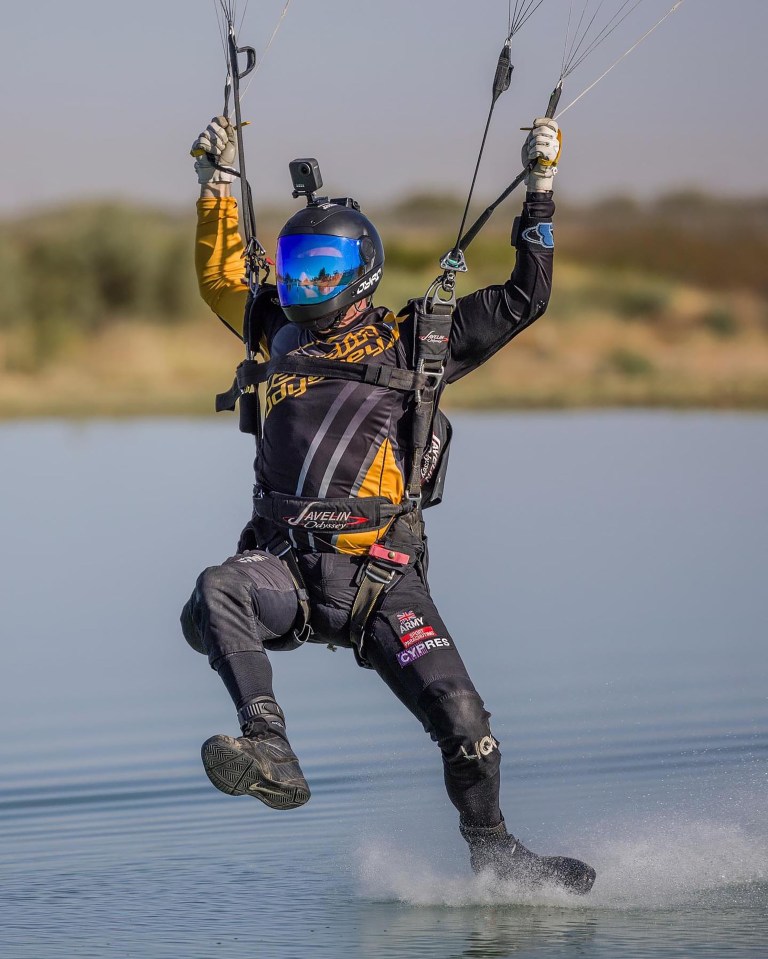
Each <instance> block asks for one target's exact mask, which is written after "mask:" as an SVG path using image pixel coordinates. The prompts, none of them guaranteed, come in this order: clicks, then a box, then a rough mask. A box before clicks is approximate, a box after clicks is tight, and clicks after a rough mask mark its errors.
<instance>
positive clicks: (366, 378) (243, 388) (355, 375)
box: [216, 353, 430, 413]
mask: <svg viewBox="0 0 768 959" xmlns="http://www.w3.org/2000/svg"><path fill="white" fill-rule="evenodd" d="M276 373H289V374H295V375H298V376H318V377H328V378H329V379H336V380H353V381H355V382H357V383H368V384H370V385H371V386H382V387H385V388H386V389H390V390H397V391H398V392H400V393H415V392H417V391H418V390H421V389H424V388H425V387H426V386H428V385H429V382H430V378H429V376H428V375H426V374H424V373H418V372H415V371H414V370H400V369H397V367H394V366H381V365H379V364H376V363H345V362H344V361H343V360H326V359H323V358H322V357H316V356H305V355H303V354H295V353H289V354H287V355H286V356H279V357H275V359H272V360H269V361H267V362H265V363H257V362H256V361H255V360H243V362H242V363H241V364H240V365H239V366H238V368H237V372H236V374H235V380H234V382H233V383H232V386H231V387H230V388H229V389H228V390H227V392H226V393H219V394H218V395H217V397H216V412H217V413H221V412H222V411H223V410H230V411H231V410H234V409H235V405H236V403H237V401H238V399H240V398H241V397H242V396H243V395H244V394H246V393H247V392H248V391H249V388H251V387H254V388H256V387H258V386H259V384H260V383H265V382H266V381H267V380H268V379H269V378H270V377H271V376H274V375H275V374H276Z"/></svg>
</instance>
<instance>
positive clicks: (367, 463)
mask: <svg viewBox="0 0 768 959" xmlns="http://www.w3.org/2000/svg"><path fill="white" fill-rule="evenodd" d="M560 142H561V137H560V132H559V129H558V125H557V123H556V122H555V121H554V120H550V119H546V118H545V119H537V120H535V121H534V124H533V129H532V130H531V132H530V133H529V134H528V136H527V137H526V140H525V143H524V145H523V149H522V160H523V165H524V166H528V164H529V163H533V162H534V161H535V163H534V165H533V166H532V168H531V170H530V172H529V174H528V176H527V178H526V188H527V194H526V199H525V203H524V204H523V209H522V214H521V217H520V218H519V221H518V223H517V227H516V230H515V239H514V244H515V246H516V249H517V257H516V262H515V266H514V269H513V271H512V275H511V276H510V278H509V279H508V280H507V281H506V283H504V284H503V285H496V286H490V287H487V288H485V289H482V290H478V291H477V292H475V293H472V294H470V295H468V296H464V297H461V298H460V299H459V300H458V302H457V304H456V307H455V310H454V312H453V320H452V325H451V327H450V337H449V344H448V350H447V359H446V362H445V370H444V375H443V377H442V383H441V389H442V387H443V386H444V385H446V384H449V383H453V382H455V381H456V380H458V379H459V378H460V377H462V376H464V375H465V374H467V373H469V372H471V371H473V370H475V369H477V368H478V367H479V366H480V365H482V364H483V363H484V362H485V361H486V360H488V359H489V358H490V357H491V356H493V354H495V353H496V352H497V351H498V350H500V349H501V348H502V347H503V346H505V345H506V344H507V343H508V342H509V341H510V340H511V339H512V338H513V337H515V336H516V335H517V334H518V333H520V332H522V330H524V329H525V328H526V327H528V326H530V325H531V323H533V322H534V321H535V320H537V319H538V318H539V317H540V316H541V315H542V314H543V313H544V311H545V309H546V307H547V304H548V301H549V296H550V290H551V277H552V261H553V250H554V239H553V233H552V226H551V224H552V216H553V214H554V209H555V207H554V202H553V199H552V196H553V194H552V190H553V180H554V175H555V173H556V172H557V166H556V164H557V161H558V159H559V157H560ZM236 148H237V143H236V132H235V129H234V127H233V125H232V124H231V123H230V121H229V120H227V119H226V118H224V117H216V118H214V119H213V120H212V121H211V123H210V124H209V125H208V126H207V127H206V129H205V130H204V131H203V132H202V133H201V134H200V135H199V136H198V137H197V139H196V140H195V142H194V144H193V154H194V155H197V160H196V162H195V169H196V171H197V175H198V181H199V183H200V186H201V190H200V199H199V201H198V206H197V213H198V222H197V238H196V254H195V257H196V268H197V274H198V280H199V286H200V293H201V295H202V297H203V299H204V300H205V301H206V303H207V304H208V305H209V306H210V307H211V309H212V310H213V311H214V312H215V313H216V314H217V315H218V316H219V317H220V318H221V319H222V320H224V321H225V323H226V324H227V325H229V326H230V327H232V328H233V329H234V330H235V331H236V332H237V333H238V335H241V334H242V335H243V336H247V337H248V338H249V340H250V341H251V342H258V343H259V344H260V347H261V350H262V351H263V352H264V354H265V355H268V356H269V357H270V358H271V359H272V360H274V359H275V358H278V359H279V360H280V362H281V363H283V364H285V363H286V359H285V358H286V357H288V358H290V362H294V364H295V363H296V362H297V360H296V358H299V359H300V362H302V363H304V367H302V368H301V369H300V370H299V371H298V372H291V371H290V370H289V371H288V372H276V373H274V374H273V375H270V376H269V378H268V379H267V382H266V399H265V417H264V422H263V428H262V430H263V432H262V436H261V438H260V441H259V443H258V453H257V458H256V462H255V474H256V476H255V487H254V503H253V514H252V518H251V519H250V521H249V522H248V523H247V525H246V526H245V528H244V530H243V532H242V534H241V536H240V540H239V543H238V545H237V549H236V552H235V554H234V555H233V556H231V557H230V558H228V559H227V560H225V561H224V562H223V563H222V564H220V565H216V566H211V567H209V568H208V569H206V570H204V571H203V572H202V573H201V574H200V576H199V578H198V580H197V583H196V586H195V589H194V591H193V593H192V596H191V598H190V599H189V601H188V602H187V604H186V605H185V607H184V609H183V612H182V617H181V619H182V627H183V631H184V635H185V637H186V639H187V641H188V642H189V644H190V645H191V646H192V647H193V648H194V649H196V650H197V651H199V652H201V653H204V654H206V655H207V657H208V660H209V663H210V665H211V667H212V668H213V669H214V670H215V671H216V672H217V673H218V674H219V676H220V677H221V679H222V680H223V681H224V684H225V686H226V688H227V691H228V692H229V694H230V696H231V698H232V700H233V702H234V706H235V709H236V711H237V717H238V721H239V725H240V729H241V735H240V736H238V737H232V736H227V735H217V736H213V737H211V738H210V739H208V740H207V741H206V742H205V743H204V744H203V747H202V759H203V766H204V769H205V772H206V774H207V775H208V777H209V779H210V781H211V782H212V783H213V785H214V786H216V788H217V789H220V790H221V791H222V792H225V793H228V794H230V795H238V796H239V795H246V796H252V797H254V798H256V799H259V800H261V802H263V803H265V804H266V805H268V806H270V807H272V808H274V809H291V808H295V807H297V806H300V805H302V804H303V803H305V802H307V800H308V799H309V798H310V790H309V786H308V784H307V782H306V780H305V778H304V775H303V773H302V771H301V768H300V766H299V762H298V759H297V758H296V755H295V754H294V752H293V750H292V749H291V746H290V744H289V742H288V738H287V734H286V728H285V717H284V714H283V711H282V709H281V708H280V706H279V705H278V704H277V702H276V700H275V695H274V691H273V687H272V666H271V664H270V659H269V657H268V655H267V651H269V652H272V651H276V650H280V649H291V648H296V647H297V646H298V645H300V644H301V643H302V642H303V641H304V640H305V639H306V638H307V637H309V641H310V642H322V643H325V644H330V645H332V646H334V647H338V646H341V647H347V648H350V647H352V648H353V651H354V653H355V656H356V658H357V660H358V662H359V663H360V665H363V666H368V667H370V668H372V669H374V670H375V671H376V672H377V673H378V675H379V676H380V677H381V678H382V679H383V680H384V682H385V683H386V684H387V685H388V686H389V688H390V689H391V690H392V691H393V692H394V693H395V695H396V696H397V697H398V699H400V701H401V702H402V703H403V704H404V705H405V706H406V707H407V708H408V709H409V710H410V711H411V713H413V715H414V716H415V717H416V718H417V719H418V720H419V721H420V722H421V723H422V724H423V726H424V729H425V730H426V731H427V732H428V733H429V735H430V736H431V737H432V739H433V740H434V741H435V742H436V743H437V745H438V747H439V748H440V751H441V754H442V760H443V770H444V779H445V786H446V790H447V793H448V797H449V799H450V801H451V802H452V803H453V805H454V806H455V807H456V809H457V810H458V813H459V830H460V832H461V835H462V836H463V837H464V839H465V840H466V841H467V843H468V845H469V852H470V861H471V865H472V867H473V869H474V870H475V871H476V872H479V871H483V870H491V871H492V872H493V873H494V874H495V875H496V876H498V877H499V878H503V879H512V880H516V881H519V882H521V883H524V884H529V885H530V884H534V885H538V884H540V883H542V882H551V883H554V884H556V885H559V886H561V887H564V888H566V889H568V890H571V891H574V892H578V893H585V892H588V891H589V890H590V889H591V887H592V884H593V882H594V879H595V872H594V870H593V869H592V868H591V867H589V866H587V865H586V864H585V863H583V862H581V861H579V860H577V859H570V858H564V857H540V856H538V855H536V854H534V853H532V852H530V851H529V850H528V849H526V848H525V846H523V844H522V843H521V842H520V841H519V840H518V839H516V838H515V837H514V836H512V835H511V834H510V833H508V832H507V828H506V825H505V822H504V818H503V816H502V813H501V809H500V807H499V779H500V777H499V766H500V751H499V743H498V741H497V740H496V738H495V737H494V735H493V733H492V732H491V727H490V725H489V718H490V713H489V712H488V711H487V710H486V709H485V706H484V703H483V700H482V699H481V698H480V696H479V694H478V693H477V691H476V689H475V687H474V685H473V683H472V681H471V679H470V678H469V675H468V674H467V670H466V668H465V666H464V663H463V661H462V659H461V657H460V655H459V652H458V650H457V648H456V644H455V642H454V639H453V637H452V636H451V634H450V633H449V631H448V629H447V628H446V626H445V624H444V622H443V620H442V618H441V616H440V614H439V613H438V610H437V608H436V606H435V604H434V602H433V600H432V596H431V594H430V590H429V586H428V584H427V578H426V565H427V549H426V542H425V539H424V531H423V523H422V516H421V506H422V505H423V500H422V503H421V504H420V503H419V501H418V496H417V497H416V499H415V500H414V497H413V496H411V497H410V498H409V497H408V495H407V490H408V485H409V481H410V483H411V484H412V483H413V473H411V471H410V466H411V464H410V463H409V453H412V451H413V447H414V440H413V435H412V416H413V412H412V411H413V404H414V394H413V392H412V391H411V392H409V391H408V390H407V388H406V386H403V387H402V388H401V389H398V388H397V386H396V385H395V387H394V388H393V385H392V382H394V380H395V377H394V376H393V375H392V371H393V370H394V371H398V372H399V371H402V374H401V378H404V379H407V377H408V375H409V373H408V371H413V369H414V358H415V356H416V349H417V347H416V344H415V337H416V333H415V330H416V319H415V310H416V306H415V304H414V302H413V301H412V302H411V303H409V304H408V306H406V307H405V308H404V309H403V310H402V311H401V312H400V314H398V315H397V316H395V315H394V314H393V313H392V312H390V311H389V310H387V309H386V308H385V307H374V306H373V301H372V295H373V293H374V291H375V289H376V287H377V286H378V285H379V282H380V280H381V276H382V270H383V266H384V251H383V247H382V243H381V239H380V237H379V234H378V232H377V231H376V229H375V227H374V226H373V224H372V223H371V221H370V220H369V219H368V218H367V217H366V216H364V215H363V214H362V213H361V212H360V211H359V208H358V207H357V205H356V204H354V203H353V202H351V201H330V202H318V203H315V204H312V203H310V204H309V205H308V206H307V207H306V208H304V209H302V210H301V211H300V212H298V213H296V214H295V215H294V216H292V217H291V218H290V219H289V220H288V222H287V223H286V224H285V226H284V227H283V229H282V230H281V232H280V235H279V238H278V241H277V270H276V285H264V286H263V287H262V288H261V290H260V291H259V293H258V294H257V295H256V297H255V298H254V299H253V300H252V302H250V303H249V302H248V287H247V284H246V281H245V278H244V275H243V274H244V269H243V258H242V254H243V245H242V241H241V238H240V234H239V230H238V209H237V203H236V202H235V200H234V198H233V197H232V196H231V183H232V179H233V174H232V172H231V168H232V165H233V163H234V162H235V158H236ZM246 307H248V309H247V310H246ZM307 358H309V359H307ZM329 359H330V360H333V361H336V362H337V363H338V362H339V361H341V362H344V363H347V364H360V363H361V362H363V361H365V363H367V364H369V367H370V369H371V370H372V371H374V372H375V373H376V377H377V378H379V377H380V373H379V372H376V371H378V370H379V369H380V368H385V370H386V375H387V377H390V376H391V377H392V382H391V383H390V385H388V386H386V385H380V384H378V385H377V383H375V382H370V381H363V380H360V379H358V380H355V379H354V378H353V379H339V378H335V375H333V374H332V373H329V372H328V370H325V369H324V370H322V371H320V368H319V367H317V369H318V375H314V376H313V375H311V372H312V370H313V369H314V368H315V367H314V366H312V365H310V366H309V367H307V363H310V364H317V363H319V362H320V361H326V360H329ZM349 368H350V369H352V366H351V365H350V367H349ZM320 372H322V375H320ZM361 375H362V374H361ZM365 375H366V376H367V375H368V374H365ZM441 422H443V421H442V420H441ZM447 438H448V435H447V433H446V430H445V427H444V428H443V430H442V432H440V431H439V430H438V428H437V420H435V423H434V433H433V434H432V437H431V442H430V444H429V446H428V449H427V452H426V455H425V456H424V458H423V461H422V462H421V463H420V464H418V465H419V466H420V467H421V473H422V477H421V479H422V480H424V481H426V483H427V484H428V483H429V482H430V480H431V481H434V474H435V471H438V472H439V471H441V469H443V468H444V464H445V456H444V452H445V449H444V448H445V445H446V442H447ZM424 495H425V496H426V495H427V494H426V493H425V494H424ZM377 497H378V498H379V499H376V498H377ZM382 501H383V505H382ZM374 506H375V507H376V508H375V509H374ZM387 507H388V509H387ZM377 510H378V512H377ZM361 530H362V531H361ZM376 570H377V571H378V573H376V572H372V571H376ZM376 575H378V576H379V578H381V579H384V580H386V586H385V587H384V588H381V586H379V587H378V588H380V589H381V592H380V593H378V594H376V589H377V587H376V584H375V582H373V580H372V579H371V577H373V578H374V579H375V577H376ZM364 588H366V589H368V590H369V595H373V596H374V600H371V601H370V602H371V604H372V610H370V614H369V615H368V616H367V618H364V620H363V621H364V623H365V628H364V631H363V632H362V635H360V636H359V637H358V638H357V640H356V641H353V640H354V636H353V633H354V628H353V627H351V625H350V619H351V617H352V621H353V622H358V621H360V611H359V608H357V607H355V601H356V597H357V598H358V606H359V604H360V596H361V595H363V592H362V590H363V589H364ZM371 590H373V592H372V593H371V592H370V591H371ZM356 617H357V618H356Z"/></svg>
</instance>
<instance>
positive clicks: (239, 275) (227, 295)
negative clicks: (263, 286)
mask: <svg viewBox="0 0 768 959" xmlns="http://www.w3.org/2000/svg"><path fill="white" fill-rule="evenodd" d="M242 255H243V241H242V240H241V239H240V231H239V229H238V219H237V201H236V200H235V198H234V197H232V196H227V197H208V198H205V199H200V200H198V201H197V234H196V236H195V269H196V271H197V283H198V286H199V288H200V296H202V298H203V299H204V300H205V302H206V303H207V304H208V306H210V308H211V309H212V310H213V312H214V313H218V315H219V316H220V317H222V319H224V320H226V321H227V323H229V324H230V325H231V326H232V327H234V329H235V330H237V332H238V334H240V335H241V336H242V333H243V314H244V313H245V303H246V300H247V299H248V285H247V283H246V280H245V261H244V260H243V258H242Z"/></svg>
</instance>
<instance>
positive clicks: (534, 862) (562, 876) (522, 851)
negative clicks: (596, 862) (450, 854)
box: [459, 820, 597, 895]
mask: <svg viewBox="0 0 768 959" xmlns="http://www.w3.org/2000/svg"><path fill="white" fill-rule="evenodd" d="M459 831H460V832H461V835H462V836H463V837H464V838H465V839H466V841H467V843H468V844H469V860H470V863H471V865H472V869H473V870H474V871H475V872H476V873H481V872H486V871H488V872H492V873H493V874H494V875H495V876H496V877H497V878H498V879H505V880H511V881H513V882H517V883H519V884H520V885H521V886H528V887H531V888H535V887H537V886H543V885H545V884H551V885H555V886H559V887H560V888H561V889H566V890H568V892H573V893H577V894H578V895H584V894H585V893H587V892H589V890H590V889H591V888H592V885H593V883H594V881H595V877H596V875H597V874H596V873H595V870H594V869H593V868H592V867H591V866H588V865H587V864H586V863H585V862H581V860H580V859H569V858H568V857H566V856H537V855H536V853H535V852H531V850H530V849H526V848H525V846H524V845H523V844H522V843H521V842H520V840H518V839H515V837H514V836H512V835H510V834H509V833H508V832H507V827H506V825H505V824H504V821H503V820H502V821H501V822H500V823H499V825H498V826H494V827H491V828H488V829H482V828H473V827H470V826H465V825H463V824H461V825H460V826H459Z"/></svg>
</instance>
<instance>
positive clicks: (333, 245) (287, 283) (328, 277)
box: [277, 233, 366, 306]
mask: <svg viewBox="0 0 768 959" xmlns="http://www.w3.org/2000/svg"><path fill="white" fill-rule="evenodd" d="M365 270H366V267H365V262H364V261H363V258H362V256H361V255H360V241H359V240H350V239H349V238H348V237H345V236H326V235H323V234H308V233H295V234H288V235H287V236H281V237H280V238H279V239H278V241H277V295H278V297H279V298H280V305H281V306H303V305H305V304H310V303H322V302H323V301H324V300H330V299H331V298H332V297H334V296H336V295H337V294H338V293H341V292H342V290H344V289H346V287H348V286H349V285H350V284H351V283H353V282H354V281H355V280H357V279H359V278H360V277H361V276H363V274H364V273H365Z"/></svg>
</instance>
